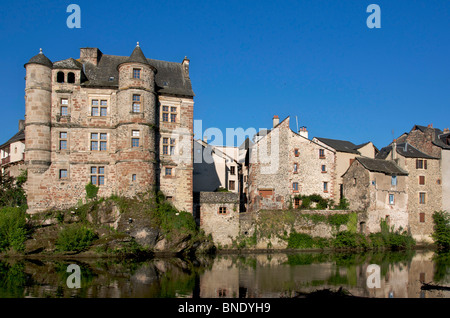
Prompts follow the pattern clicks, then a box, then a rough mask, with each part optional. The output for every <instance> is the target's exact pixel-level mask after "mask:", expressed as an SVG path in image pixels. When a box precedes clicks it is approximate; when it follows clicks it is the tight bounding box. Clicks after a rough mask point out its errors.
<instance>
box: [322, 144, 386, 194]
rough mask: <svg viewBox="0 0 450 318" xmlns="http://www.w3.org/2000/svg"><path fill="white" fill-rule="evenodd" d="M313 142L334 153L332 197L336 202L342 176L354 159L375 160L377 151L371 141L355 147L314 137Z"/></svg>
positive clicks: (340, 191)
mask: <svg viewBox="0 0 450 318" xmlns="http://www.w3.org/2000/svg"><path fill="white" fill-rule="evenodd" d="M313 141H315V142H317V143H318V144H320V145H324V146H328V147H330V148H332V149H334V150H335V151H336V180H337V186H336V187H335V193H334V196H335V198H336V200H337V201H339V199H341V198H342V196H343V178H342V175H343V174H344V173H345V171H346V170H347V169H348V167H350V165H351V163H352V162H353V161H354V160H355V158H356V157H358V156H362V157H366V158H372V159H373V158H375V156H376V154H377V153H378V149H377V148H376V147H375V146H374V145H373V143H372V142H371V141H369V142H366V143H363V144H360V145H355V144H354V143H352V142H351V141H347V140H338V139H329V138H322V137H314V138H313Z"/></svg>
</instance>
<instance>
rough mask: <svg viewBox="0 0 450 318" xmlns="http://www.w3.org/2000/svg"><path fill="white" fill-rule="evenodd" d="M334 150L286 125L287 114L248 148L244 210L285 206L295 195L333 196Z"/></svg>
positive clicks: (296, 203)
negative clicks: (246, 206) (246, 208)
mask: <svg viewBox="0 0 450 318" xmlns="http://www.w3.org/2000/svg"><path fill="white" fill-rule="evenodd" d="M335 166H336V152H335V150H334V149H332V148H330V147H327V146H323V145H319V144H318V143H316V142H314V141H312V140H309V139H308V138H307V137H306V136H305V131H304V130H303V131H302V134H300V133H296V132H294V131H292V130H291V128H290V127H289V117H287V118H286V119H285V120H283V121H282V122H279V119H278V116H275V117H274V119H273V128H272V129H271V130H270V131H268V132H267V134H265V135H264V136H263V137H261V138H259V139H257V140H255V144H254V145H253V146H252V147H251V148H250V155H249V170H248V171H249V172H248V211H257V210H259V209H286V208H288V207H289V206H290V204H292V205H293V206H295V205H298V203H299V202H298V200H295V199H294V197H295V196H297V195H300V194H301V195H310V194H320V195H321V196H322V197H324V198H329V199H335V197H334V193H335V191H334V188H335V186H336V173H335V169H336V168H335Z"/></svg>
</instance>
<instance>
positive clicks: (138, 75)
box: [133, 68, 141, 78]
mask: <svg viewBox="0 0 450 318" xmlns="http://www.w3.org/2000/svg"><path fill="white" fill-rule="evenodd" d="M133 78H141V69H140V68H134V69H133Z"/></svg>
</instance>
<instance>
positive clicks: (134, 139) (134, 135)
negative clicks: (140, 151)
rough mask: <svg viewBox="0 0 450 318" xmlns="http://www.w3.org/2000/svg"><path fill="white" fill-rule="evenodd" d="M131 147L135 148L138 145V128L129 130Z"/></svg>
mask: <svg viewBox="0 0 450 318" xmlns="http://www.w3.org/2000/svg"><path fill="white" fill-rule="evenodd" d="M131 136H132V138H131V147H133V148H136V147H139V130H133V131H131Z"/></svg>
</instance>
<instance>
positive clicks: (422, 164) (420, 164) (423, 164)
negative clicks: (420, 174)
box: [416, 159, 428, 169]
mask: <svg viewBox="0 0 450 318" xmlns="http://www.w3.org/2000/svg"><path fill="white" fill-rule="evenodd" d="M427 168H428V167H427V161H426V160H424V159H416V169H427Z"/></svg>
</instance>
